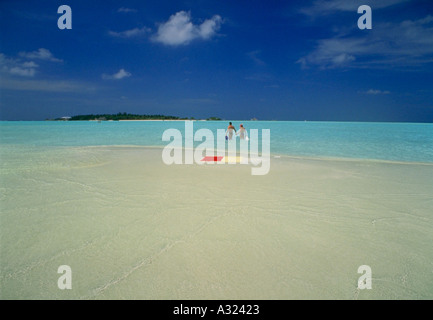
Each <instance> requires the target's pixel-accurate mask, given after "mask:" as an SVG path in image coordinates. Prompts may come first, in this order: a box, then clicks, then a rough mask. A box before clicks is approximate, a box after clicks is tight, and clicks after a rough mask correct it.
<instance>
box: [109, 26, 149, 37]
mask: <svg viewBox="0 0 433 320" xmlns="http://www.w3.org/2000/svg"><path fill="white" fill-rule="evenodd" d="M150 31H151V30H150V29H149V28H146V27H143V28H134V29H131V30H126V31H120V32H116V31H108V34H109V35H110V36H113V37H119V38H132V37H139V36H143V35H145V34H146V33H149V32H150Z"/></svg>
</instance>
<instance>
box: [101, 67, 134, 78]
mask: <svg viewBox="0 0 433 320" xmlns="http://www.w3.org/2000/svg"><path fill="white" fill-rule="evenodd" d="M130 76H131V73H129V72H128V71H125V69H120V70H119V71H118V72H117V73H115V74H112V75H107V74H105V73H104V74H103V75H102V79H105V80H120V79H123V78H127V77H130Z"/></svg>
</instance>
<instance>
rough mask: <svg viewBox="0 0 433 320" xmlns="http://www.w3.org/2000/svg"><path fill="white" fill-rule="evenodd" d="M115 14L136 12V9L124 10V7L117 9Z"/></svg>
mask: <svg viewBox="0 0 433 320" xmlns="http://www.w3.org/2000/svg"><path fill="white" fill-rule="evenodd" d="M117 12H123V13H131V12H134V13H135V12H137V10H136V9H131V8H124V7H121V8H119V9H118V10H117Z"/></svg>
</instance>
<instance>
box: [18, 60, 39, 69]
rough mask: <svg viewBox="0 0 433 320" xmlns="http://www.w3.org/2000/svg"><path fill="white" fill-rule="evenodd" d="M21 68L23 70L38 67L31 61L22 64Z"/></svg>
mask: <svg viewBox="0 0 433 320" xmlns="http://www.w3.org/2000/svg"><path fill="white" fill-rule="evenodd" d="M22 66H23V67H24V68H37V67H39V65H38V64H36V63H34V62H33V61H29V62H24V63H23V65H22Z"/></svg>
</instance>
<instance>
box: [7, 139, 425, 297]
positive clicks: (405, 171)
mask: <svg viewBox="0 0 433 320" xmlns="http://www.w3.org/2000/svg"><path fill="white" fill-rule="evenodd" d="M161 152H162V149H159V148H143V147H68V148H61V147H59V148H42V149H41V148H34V149H32V148H27V149H25V150H24V149H23V150H11V151H10V152H7V153H6V152H4V153H3V154H2V164H1V167H0V168H1V171H0V173H1V175H0V182H1V183H0V187H1V198H0V201H1V205H0V208H1V224H0V225H1V227H0V235H1V244H0V247H1V251H0V254H1V255H0V258H1V260H0V263H1V275H0V290H1V291H0V297H1V298H2V299H432V298H433V250H432V247H431V240H432V235H433V223H432V215H433V184H432V183H431V182H432V181H433V170H432V169H433V166H432V165H425V164H413V163H412V164H410V163H392V162H379V161H367V160H362V161H361V160H360V161H357V160H347V161H346V160H337V159H332V160H330V159H302V158H291V157H285V156H281V157H279V158H274V157H272V158H271V169H270V172H269V173H268V174H267V175H264V176H252V175H251V167H250V165H240V164H236V165H228V164H226V165H208V164H205V165H201V166H199V165H196V164H194V165H171V166H167V165H165V164H164V163H163V162H162V159H161ZM60 265H69V266H70V267H71V269H72V289H71V290H60V289H58V287H57V280H58V278H59V277H60V274H58V273H57V268H58V267H59V266H60ZM361 265H368V266H370V267H371V269H372V278H373V279H372V289H371V290H367V289H365V290H360V289H358V288H357V282H358V278H359V277H360V276H361V274H358V273H357V270H358V267H359V266H361Z"/></svg>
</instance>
